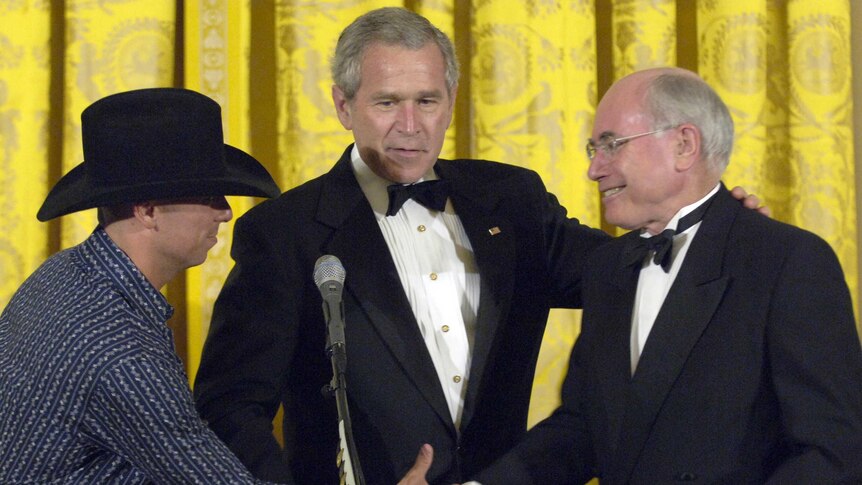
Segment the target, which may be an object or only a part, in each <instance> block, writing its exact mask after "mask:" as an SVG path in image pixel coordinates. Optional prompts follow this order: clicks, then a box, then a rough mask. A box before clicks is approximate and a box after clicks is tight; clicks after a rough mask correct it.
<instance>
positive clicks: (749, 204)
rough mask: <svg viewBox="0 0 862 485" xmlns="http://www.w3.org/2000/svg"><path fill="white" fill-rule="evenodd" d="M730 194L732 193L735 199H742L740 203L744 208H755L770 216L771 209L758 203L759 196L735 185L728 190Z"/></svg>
mask: <svg viewBox="0 0 862 485" xmlns="http://www.w3.org/2000/svg"><path fill="white" fill-rule="evenodd" d="M730 194H731V195H733V197H734V198H736V200H739V201H742V205H743V206H745V207H746V208H748V209H755V210H756V211H757V212H760V213H761V214H763V215H765V216H766V217H772V210H771V209H770V208H769V207H767V206H765V205H760V197H758V196H756V195H754V194H749V193H748V192H746V190H745V189H744V188H742V187H740V186H738V185H737V186H736V187H734V188H733V189H732V190H731V191H730Z"/></svg>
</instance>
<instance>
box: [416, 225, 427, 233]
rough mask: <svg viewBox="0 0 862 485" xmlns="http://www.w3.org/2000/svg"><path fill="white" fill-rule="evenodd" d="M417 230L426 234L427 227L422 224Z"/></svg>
mask: <svg viewBox="0 0 862 485" xmlns="http://www.w3.org/2000/svg"><path fill="white" fill-rule="evenodd" d="M416 230H417V231H419V232H425V226H424V225H422V224H419V227H417V228H416Z"/></svg>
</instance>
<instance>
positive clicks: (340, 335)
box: [326, 308, 365, 485]
mask: <svg viewBox="0 0 862 485" xmlns="http://www.w3.org/2000/svg"><path fill="white" fill-rule="evenodd" d="M341 311H342V314H343V312H344V311H343V308H341ZM333 320H336V319H333ZM341 321H342V322H343V320H341ZM326 340H327V342H326V343H327V347H326V353H327V355H329V358H330V360H331V361H332V381H331V382H330V384H329V385H328V386H327V387H328V389H327V391H329V394H330V395H334V396H335V406H336V408H337V410H338V435H339V439H340V443H339V452H338V467H339V474H340V475H341V476H340V479H341V483H345V484H347V485H365V478H364V477H363V476H362V467H361V466H360V465H359V455H358V454H357V452H356V443H354V441H353V426H352V423H351V421H350V410H349V409H348V406H347V377H346V370H347V350H346V349H345V346H344V327H343V326H340V325H329V326H328V331H327V336H326ZM333 341H334V342H336V343H335V344H332V343H331V342H333ZM345 447H346V448H347V449H346V450H345V449H344V448H345ZM345 452H346V453H345Z"/></svg>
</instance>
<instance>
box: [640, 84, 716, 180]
mask: <svg viewBox="0 0 862 485" xmlns="http://www.w3.org/2000/svg"><path fill="white" fill-rule="evenodd" d="M645 106H646V109H647V110H648V113H649V114H650V115H651V116H652V118H653V121H654V123H655V125H654V126H655V128H656V129H657V128H664V127H670V126H679V125H681V124H683V123H691V124H693V125H695V126H697V128H698V129H699V130H700V136H701V140H702V146H701V150H702V153H703V159H704V160H705V161H706V162H707V163H708V164H709V165H710V168H711V169H712V170H716V171H717V173H719V174H720V173H723V172H724V169H726V168H727V164H728V163H729V162H730V153H731V152H732V151H733V118H731V117H730V112H729V111H728V109H727V105H725V104H724V101H722V100H721V98H720V97H719V96H718V94H716V92H715V91H714V90H713V89H712V88H711V87H710V86H709V85H708V84H707V83H706V82H704V81H703V80H702V79H700V78H698V77H697V76H694V75H692V74H690V73H687V72H681V73H676V72H673V73H666V74H661V75H658V76H656V77H655V79H653V80H652V82H650V84H649V86H648V87H647V90H646V96H645Z"/></svg>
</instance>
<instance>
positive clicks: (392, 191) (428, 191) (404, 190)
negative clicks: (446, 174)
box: [386, 180, 449, 216]
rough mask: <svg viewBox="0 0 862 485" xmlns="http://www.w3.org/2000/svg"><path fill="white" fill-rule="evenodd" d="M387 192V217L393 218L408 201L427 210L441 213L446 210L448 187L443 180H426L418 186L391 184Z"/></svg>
mask: <svg viewBox="0 0 862 485" xmlns="http://www.w3.org/2000/svg"><path fill="white" fill-rule="evenodd" d="M386 190H387V191H389V209H387V210H386V215H387V216H394V215H395V214H397V213H398V211H399V210H401V206H402V205H404V203H405V202H407V201H408V200H409V199H413V200H415V201H416V202H419V203H420V204H422V205H424V206H425V207H427V208H429V209H433V210H436V211H442V210H443V209H445V208H446V199H447V198H448V197H449V187H448V185H447V184H446V181H444V180H428V181H426V182H419V183H418V184H410V185H401V184H393V185H390V186H389V187H387V188H386Z"/></svg>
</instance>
